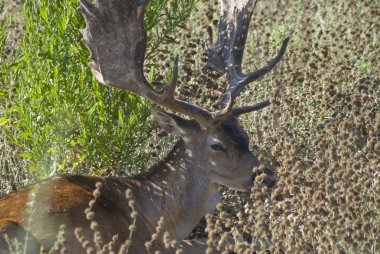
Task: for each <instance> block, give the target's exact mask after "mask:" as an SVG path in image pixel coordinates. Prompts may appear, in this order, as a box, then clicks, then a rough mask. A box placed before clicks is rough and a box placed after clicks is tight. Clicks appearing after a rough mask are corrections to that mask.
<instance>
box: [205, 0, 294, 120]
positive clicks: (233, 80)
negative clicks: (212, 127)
mask: <svg viewBox="0 0 380 254" xmlns="http://www.w3.org/2000/svg"><path fill="white" fill-rule="evenodd" d="M256 4H257V0H237V1H230V0H220V7H221V17H220V21H219V31H218V39H217V42H216V44H215V45H214V46H213V47H212V48H209V49H207V51H206V52H207V54H208V57H209V58H208V63H207V67H209V68H212V69H214V70H215V71H217V72H219V73H227V78H228V83H229V86H228V88H227V91H226V93H225V94H224V95H223V96H222V100H221V105H222V108H227V107H230V108H231V110H230V111H229V112H228V114H229V113H232V114H233V115H239V114H242V113H247V112H251V111H255V110H258V109H261V108H264V107H266V106H268V105H269V104H270V101H269V100H268V99H267V100H265V101H263V102H259V103H257V104H254V105H251V106H246V107H244V108H240V109H235V108H233V107H231V106H229V105H231V104H233V103H234V100H235V99H236V97H237V96H238V95H239V94H240V92H241V91H242V89H243V88H244V87H245V86H246V85H248V84H249V83H251V82H252V81H254V80H256V79H258V78H260V77H262V76H263V75H265V74H266V73H268V72H269V71H271V70H272V69H273V68H274V67H275V66H276V65H277V63H278V62H279V61H280V60H281V58H282V57H283V56H284V54H285V51H286V47H287V44H288V41H289V38H286V39H285V40H284V41H283V43H282V46H281V49H280V51H279V52H278V54H277V55H276V57H275V58H273V59H272V60H271V61H270V62H269V63H268V64H267V65H266V66H264V67H262V68H260V69H258V70H256V71H253V72H252V73H249V74H243V73H242V70H241V69H242V68H241V65H242V60H243V53H244V49H245V44H246V39H247V34H248V29H249V23H250V21H251V16H252V13H253V10H254V8H255V6H256ZM219 112H220V113H219V115H223V114H226V110H220V111H219Z"/></svg>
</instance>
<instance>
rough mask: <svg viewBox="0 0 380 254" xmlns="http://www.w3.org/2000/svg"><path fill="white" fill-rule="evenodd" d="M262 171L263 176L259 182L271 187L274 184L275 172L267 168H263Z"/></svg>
mask: <svg viewBox="0 0 380 254" xmlns="http://www.w3.org/2000/svg"><path fill="white" fill-rule="evenodd" d="M263 173H264V174H265V178H264V180H263V181H262V182H261V183H262V184H263V185H264V186H266V187H268V188H272V187H273V186H274V185H275V184H276V174H275V173H274V172H273V170H271V169H269V168H265V169H264V172H263Z"/></svg>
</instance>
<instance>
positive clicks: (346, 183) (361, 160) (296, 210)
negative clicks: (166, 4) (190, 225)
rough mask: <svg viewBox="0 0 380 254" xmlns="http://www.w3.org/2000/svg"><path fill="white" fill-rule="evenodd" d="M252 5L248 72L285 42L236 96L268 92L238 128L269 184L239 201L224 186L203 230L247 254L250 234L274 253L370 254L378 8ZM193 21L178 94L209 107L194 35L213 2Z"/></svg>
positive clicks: (379, 187)
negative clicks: (263, 105)
mask: <svg viewBox="0 0 380 254" xmlns="http://www.w3.org/2000/svg"><path fill="white" fill-rule="evenodd" d="M210 5H211V4H210ZM258 7H259V8H258V9H257V10H256V11H255V13H254V14H253V20H252V25H251V26H252V29H251V31H252V32H251V35H250V37H249V42H248V49H247V51H246V54H245V63H246V65H245V66H246V69H247V70H251V69H254V68H257V67H259V66H262V65H263V64H265V61H266V60H268V56H274V55H275V53H276V51H277V50H278V48H279V45H280V42H281V40H282V39H283V38H284V37H285V36H287V35H289V36H290V37H291V43H290V47H289V49H288V52H287V54H286V56H285V59H283V61H282V62H281V64H280V65H279V66H278V67H277V69H276V70H275V71H273V72H271V73H270V74H268V75H267V76H266V77H265V78H263V79H262V80H261V81H260V82H259V83H255V84H252V85H251V88H250V89H249V91H246V92H245V94H244V95H243V96H242V97H245V98H243V100H244V101H251V102H254V101H257V100H259V99H262V98H263V97H264V96H265V95H269V94H271V95H272V96H273V97H274V98H275V101H274V103H273V105H272V106H271V107H270V108H268V109H265V110H263V111H261V112H259V113H256V114H253V115H251V116H248V117H246V118H244V119H242V123H243V124H244V125H245V127H246V129H247V130H249V133H250V134H251V137H252V145H253V147H254V148H255V150H256V154H258V155H259V156H260V159H261V161H264V162H266V163H267V165H268V166H269V167H271V168H273V169H275V170H276V172H277V176H278V182H277V185H276V187H275V188H274V189H273V190H268V189H266V188H262V187H261V186H260V185H259V184H257V185H255V186H254V187H253V189H252V193H251V195H250V196H248V195H247V196H243V197H242V196H241V195H239V194H237V195H235V193H231V192H229V191H226V192H225V195H224V196H225V200H224V201H225V202H223V204H221V206H220V207H219V209H218V212H217V213H216V214H215V215H214V217H213V218H212V219H211V218H210V219H209V223H211V225H209V231H208V234H209V236H211V238H212V237H213V236H215V235H222V236H223V238H224V237H227V236H229V237H233V238H234V239H235V240H237V241H238V242H239V244H238V245H236V246H235V248H237V249H235V250H236V251H237V252H239V253H243V252H244V251H246V250H247V253H250V249H252V248H257V241H259V242H260V243H262V244H264V243H267V244H268V245H270V249H271V250H275V251H274V252H276V251H277V252H278V251H280V250H282V251H285V252H286V253H378V252H379V251H380V237H379V235H380V232H379V231H380V156H379V155H380V142H379V138H380V101H379V96H380V77H379V68H380V61H379V60H380V42H379V41H380V40H379V39H380V38H379V35H380V32H379V31H380V12H379V11H380V4H379V2H378V1H339V2H336V3H335V4H333V5H332V4H331V3H330V2H326V1H297V2H295V1H281V2H278V1H267V2H260V4H259V6H258ZM201 13H202V12H201ZM195 20H196V19H195ZM198 22H199V23H198V26H196V27H198V28H199V30H197V31H189V32H188V33H187V34H184V35H183V36H182V38H178V41H179V42H180V43H181V44H182V46H181V49H182V51H183V53H182V55H183V56H184V57H185V58H186V60H185V61H184V60H182V61H184V63H183V73H182V80H181V81H182V84H183V85H182V86H181V91H180V93H179V94H184V95H185V96H186V95H187V94H188V95H189V96H190V97H191V96H193V95H194V94H196V95H197V98H198V101H199V103H203V104H208V105H210V104H211V105H213V104H215V100H216V99H217V98H219V95H220V91H219V90H220V84H222V83H223V77H222V78H220V79H217V78H216V77H215V76H213V75H212V74H210V73H206V72H205V71H203V70H202V68H201V67H202V61H203V62H204V59H203V56H202V50H201V43H202V40H199V38H202V36H203V37H204V34H205V32H204V31H205V29H206V26H207V25H206V24H209V23H210V22H211V23H213V24H214V25H216V24H217V13H216V12H215V10H214V9H213V7H211V6H210V7H208V14H207V17H203V18H199V21H198ZM197 38H198V39H197ZM184 42H186V43H184ZM194 54H196V56H197V57H195V58H194ZM184 57H182V58H184ZM191 84H194V85H191ZM224 87H225V86H224ZM270 89H272V90H270ZM247 90H248V89H247ZM203 94H207V95H208V96H207V97H206V98H207V99H201V98H204V97H203ZM238 204H240V205H238ZM249 242H251V243H252V244H249ZM209 243H210V244H211V243H212V242H209ZM214 243H215V242H214ZM216 243H217V241H216Z"/></svg>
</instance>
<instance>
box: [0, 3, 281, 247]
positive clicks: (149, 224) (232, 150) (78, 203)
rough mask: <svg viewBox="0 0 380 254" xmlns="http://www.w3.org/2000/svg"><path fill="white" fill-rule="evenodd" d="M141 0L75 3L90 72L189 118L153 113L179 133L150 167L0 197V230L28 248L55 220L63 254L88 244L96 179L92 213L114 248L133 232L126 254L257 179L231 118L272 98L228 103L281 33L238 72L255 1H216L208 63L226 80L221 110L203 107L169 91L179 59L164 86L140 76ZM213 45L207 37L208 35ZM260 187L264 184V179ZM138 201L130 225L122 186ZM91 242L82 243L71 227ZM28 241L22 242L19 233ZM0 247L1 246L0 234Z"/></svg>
mask: <svg viewBox="0 0 380 254" xmlns="http://www.w3.org/2000/svg"><path fill="white" fill-rule="evenodd" d="M148 2H149V1H148V0H94V1H93V3H90V2H88V1H87V0H81V5H80V8H79V9H80V11H81V12H82V13H83V15H84V17H85V20H86V23H87V26H86V28H85V29H84V32H83V35H84V42H85V43H86V45H87V46H88V48H89V50H90V51H91V58H92V59H93V63H92V70H93V73H94V75H95V76H96V78H97V79H98V80H99V81H100V82H101V83H103V84H106V85H108V86H114V87H118V88H121V89H126V90H128V91H131V92H133V93H135V94H138V95H140V96H142V97H144V98H146V99H149V100H152V101H153V102H155V103H157V104H158V105H160V106H161V107H163V108H166V109H168V110H170V111H172V112H177V113H180V114H183V115H186V116H188V117H190V118H191V120H187V119H185V118H182V117H180V116H178V115H176V114H174V113H169V112H167V111H164V110H162V109H154V110H153V111H152V113H153V115H154V116H155V118H156V120H157V121H158V122H159V123H160V125H161V126H162V127H163V128H164V129H165V130H166V131H168V132H171V133H174V134H176V135H178V136H179V137H180V138H181V139H180V141H178V143H177V144H176V145H175V146H174V148H173V149H172V151H171V152H170V153H169V154H168V155H167V157H166V158H165V159H163V160H162V161H161V162H159V163H157V164H156V165H154V166H153V167H152V168H150V169H149V170H148V171H147V173H143V174H140V175H137V176H135V177H110V178H99V177H93V176H82V175H67V176H58V177H53V178H51V179H48V180H46V181H44V182H41V183H39V184H37V185H35V186H34V187H33V186H32V187H28V188H24V189H22V190H20V191H18V192H16V193H13V194H10V195H8V196H6V197H3V198H1V199H0V233H6V234H8V235H9V236H10V237H14V236H16V237H17V236H18V237H19V240H21V241H23V243H24V244H28V245H27V247H26V250H27V252H29V253H35V252H36V250H37V249H39V248H43V249H44V250H49V249H50V248H51V247H52V246H53V245H54V242H55V241H56V237H57V232H58V231H59V228H60V225H65V228H64V233H65V235H64V237H65V246H66V248H67V249H68V251H69V253H83V252H85V249H83V247H82V245H83V244H84V245H85V247H87V248H89V247H91V248H93V250H96V248H99V246H95V245H94V244H93V243H92V238H93V234H94V232H93V231H92V229H91V228H90V221H89V220H88V219H86V216H85V213H84V210H85V209H86V208H87V207H88V206H89V201H90V200H91V199H92V192H93V191H94V189H95V185H96V184H97V183H98V182H100V183H101V185H102V188H101V190H100V196H99V197H98V198H97V200H96V202H95V204H92V211H93V212H94V216H95V220H96V221H97V222H98V225H99V228H98V230H99V232H100V235H101V237H102V241H103V242H104V243H107V242H111V241H112V238H113V236H115V235H117V236H118V239H119V240H118V241H115V242H114V246H113V250H116V251H117V250H118V249H119V247H120V246H121V244H123V243H124V242H125V240H126V239H129V237H131V238H130V239H131V242H130V243H131V244H130V245H129V251H130V253H147V252H148V250H147V248H146V246H145V243H146V242H148V241H150V240H151V238H152V234H154V233H155V231H156V227H157V224H158V222H159V221H160V218H163V221H162V222H163V223H162V224H161V227H162V228H161V232H168V233H169V235H170V238H171V239H173V240H176V241H177V242H178V243H180V242H181V241H182V240H183V239H185V238H186V236H187V235H188V234H189V233H190V232H191V230H192V229H193V228H194V227H195V225H196V224H197V222H198V221H199V220H200V219H201V218H202V216H204V215H205V214H206V213H207V212H211V211H213V209H214V208H215V206H216V204H217V203H218V201H219V200H220V195H219V185H224V186H227V187H229V188H232V189H236V190H240V191H247V190H250V188H251V186H252V183H253V181H254V179H255V177H256V176H257V174H258V173H257V172H256V173H254V172H253V168H254V167H256V166H258V165H259V161H258V160H257V159H256V157H255V156H254V155H253V154H252V153H251V152H250V150H249V148H248V144H249V142H248V136H247V134H246V133H245V132H244V130H243V129H242V128H241V127H240V126H239V125H238V121H237V117H238V116H239V115H241V114H243V113H248V112H252V111H255V110H259V109H261V108H263V107H265V106H268V105H269V103H270V102H269V100H266V101H263V102H259V103H257V104H254V105H247V106H243V107H235V106H234V102H235V99H236V98H237V96H238V95H239V93H240V92H241V90H242V89H243V88H244V87H245V86H246V85H248V84H249V83H250V82H252V81H254V80H256V79H258V78H260V77H261V76H263V75H264V74H266V73H268V72H269V71H270V70H271V69H272V68H273V67H274V66H275V65H276V64H277V63H278V62H279V61H280V59H281V58H282V56H283V55H284V53H285V50H286V46H287V43H288V39H285V40H284V42H283V44H282V47H281V49H280V51H279V53H278V54H277V56H276V57H275V58H274V59H273V60H271V61H270V62H269V63H268V65H267V66H265V67H263V68H261V69H259V70H256V71H254V72H252V73H250V74H243V73H242V70H241V64H242V58H243V51H244V47H245V42H246V37H247V32H248V27H249V22H250V19H251V15H252V11H253V9H254V6H255V2H254V0H236V1H230V0H221V1H220V6H221V18H220V25H219V32H218V40H217V42H216V43H215V45H214V46H212V45H210V47H208V49H207V53H208V56H209V58H208V67H209V68H212V69H214V70H216V71H218V72H220V73H221V74H223V73H227V77H228V81H229V87H228V88H227V91H226V92H225V94H224V95H223V96H222V98H221V109H220V110H217V111H215V112H210V111H208V110H206V109H204V108H201V107H199V106H197V105H195V104H192V103H189V102H186V101H182V100H179V99H176V98H174V91H175V89H176V83H177V78H178V57H177V58H175V59H174V63H173V66H174V67H173V74H172V77H171V80H170V81H169V82H168V83H167V84H158V83H154V84H150V83H148V81H147V80H146V78H145V77H144V74H143V63H144V56H145V50H146V32H145V31H144V27H143V17H144V9H145V7H146V5H147V3H148ZM210 42H211V43H212V39H211V38H210ZM263 184H267V185H271V184H272V182H271V180H270V179H267V180H266V181H264V182H263ZM127 190H130V191H129V195H130V196H132V198H133V200H134V201H135V205H134V209H135V211H136V212H137V214H138V215H137V218H136V220H135V224H134V225H135V226H136V229H137V230H135V231H134V232H133V233H132V234H131V235H130V233H131V232H130V231H129V226H130V225H131V224H132V223H133V221H134V220H133V219H132V218H131V211H132V210H131V207H130V206H129V205H128V200H127V199H126V197H125V195H126V194H125V193H126V191H127ZM76 228H81V230H82V232H81V234H82V235H83V236H84V238H85V239H89V240H91V241H89V242H86V243H83V242H82V243H80V241H78V239H77V237H76V235H75V233H74V231H75V229H76ZM26 238H27V239H28V240H25V239H26ZM0 248H1V250H6V249H7V246H6V244H5V242H4V241H0ZM150 250H153V251H154V250H160V251H161V253H162V252H170V251H169V250H165V247H164V243H163V240H162V237H161V238H159V239H157V240H156V241H153V242H152V246H150Z"/></svg>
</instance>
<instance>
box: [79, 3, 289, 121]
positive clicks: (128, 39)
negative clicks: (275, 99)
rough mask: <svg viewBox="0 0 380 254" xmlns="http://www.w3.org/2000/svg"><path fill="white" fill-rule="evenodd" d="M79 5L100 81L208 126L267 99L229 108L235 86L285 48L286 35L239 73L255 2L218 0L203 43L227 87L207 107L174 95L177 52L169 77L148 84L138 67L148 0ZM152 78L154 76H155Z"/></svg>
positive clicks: (261, 71)
mask: <svg viewBox="0 0 380 254" xmlns="http://www.w3.org/2000/svg"><path fill="white" fill-rule="evenodd" d="M80 2H81V5H80V8H79V10H80V11H81V12H82V13H83V15H84V17H85V20H86V23H87V26H86V28H85V29H84V30H83V37H84V42H85V43H86V45H87V47H88V48H89V50H90V51H91V58H92V59H93V63H92V70H93V72H94V75H95V77H96V78H97V79H98V80H99V81H100V82H101V83H103V84H105V85H108V86H114V87H119V88H122V89H126V90H129V91H131V92H134V93H136V94H138V95H140V96H142V97H144V98H146V99H149V100H152V101H154V102H156V103H157V104H159V105H161V106H163V107H166V108H168V109H170V110H172V111H174V112H179V113H182V114H185V115H187V116H190V117H192V118H194V119H196V120H198V121H199V122H200V123H201V124H203V125H204V126H208V125H209V123H210V120H211V119H218V118H220V117H224V116H226V115H229V114H233V115H239V114H242V113H246V112H250V111H253V110H257V109H260V108H263V107H265V106H267V105H269V100H267V101H264V102H261V103H258V104H255V105H251V106H246V107H243V108H234V107H233V103H234V101H235V98H236V97H237V96H238V94H239V93H240V91H241V90H242V89H243V88H244V87H245V86H246V85H247V84H248V83H250V82H252V81H253V80H255V79H257V78H259V77H261V76H263V75H264V74H266V73H267V72H269V71H270V70H271V69H273V67H274V66H275V65H276V64H277V63H278V62H279V61H280V59H281V58H282V56H283V55H284V53H285V49H286V45H287V42H288V39H285V40H284V42H283V45H282V47H281V50H280V52H279V53H278V54H277V56H276V57H275V58H274V59H273V60H272V61H271V62H270V63H269V64H268V65H267V66H265V67H263V68H261V69H259V70H256V71H254V72H252V73H250V74H243V73H242V71H241V63H242V58H243V51H244V47H245V42H246V38H247V32H248V27H249V22H250V18H251V15H252V12H253V9H254V7H255V5H256V2H254V1H253V0H236V1H231V2H230V1H229V0H222V1H221V18H220V25H219V36H218V40H217V42H216V44H215V46H214V47H213V48H212V49H208V50H207V52H208V56H209V61H208V66H209V67H210V68H213V69H215V70H217V71H218V72H221V73H224V72H227V74H228V79H229V87H228V89H227V92H226V93H225V94H224V95H223V97H222V109H221V110H218V111H215V112H209V111H208V110H206V109H203V108H201V107H199V106H197V105H195V104H192V103H189V102H186V101H182V100H179V99H176V98H174V91H175V88H176V84H177V78H178V56H177V57H176V58H175V59H174V61H173V74H172V78H171V80H170V81H169V82H168V83H166V84H161V85H160V88H161V89H160V90H157V89H155V88H154V87H153V86H152V84H150V83H149V82H148V81H147V80H146V78H145V76H144V72H143V64H144V58H145V50H146V41H147V39H146V31H145V30H144V26H143V23H144V22H143V21H144V20H143V18H144V11H145V7H146V5H147V3H148V2H149V0H94V2H93V3H90V2H88V0H80ZM155 83H157V82H155Z"/></svg>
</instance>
